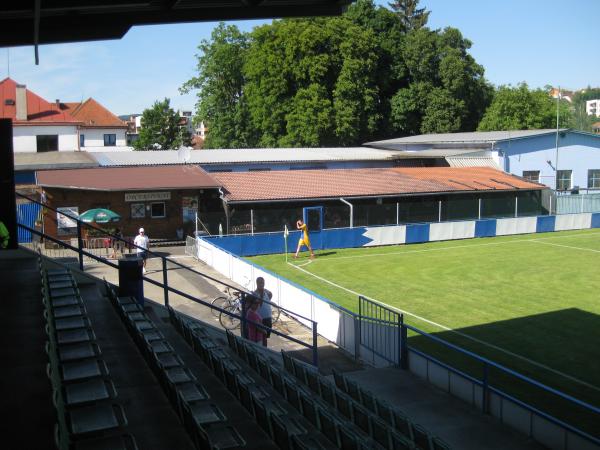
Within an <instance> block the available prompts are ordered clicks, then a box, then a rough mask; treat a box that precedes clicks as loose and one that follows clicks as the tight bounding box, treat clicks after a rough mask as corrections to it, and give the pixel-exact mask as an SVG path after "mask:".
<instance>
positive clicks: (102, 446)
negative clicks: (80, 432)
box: [72, 434, 139, 450]
mask: <svg viewBox="0 0 600 450" xmlns="http://www.w3.org/2000/svg"><path fill="white" fill-rule="evenodd" d="M72 447H73V450H139V448H138V445H137V442H136V441H135V438H134V437H133V436H131V435H130V434H123V435H117V436H104V437H99V438H93V439H86V440H84V441H79V442H75V443H74V444H73V446H72Z"/></svg>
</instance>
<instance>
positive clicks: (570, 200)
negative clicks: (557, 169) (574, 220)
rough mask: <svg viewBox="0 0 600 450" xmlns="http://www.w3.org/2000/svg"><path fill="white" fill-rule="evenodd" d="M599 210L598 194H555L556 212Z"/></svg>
mask: <svg viewBox="0 0 600 450" xmlns="http://www.w3.org/2000/svg"><path fill="white" fill-rule="evenodd" d="M599 211H600V194H570V195H557V196H556V213H557V214H577V213H594V212H599Z"/></svg>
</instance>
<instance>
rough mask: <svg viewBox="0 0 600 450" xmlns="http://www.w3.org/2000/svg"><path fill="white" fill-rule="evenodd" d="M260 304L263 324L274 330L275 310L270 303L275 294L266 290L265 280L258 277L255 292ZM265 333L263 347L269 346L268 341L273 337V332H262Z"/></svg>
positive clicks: (259, 308)
mask: <svg viewBox="0 0 600 450" xmlns="http://www.w3.org/2000/svg"><path fill="white" fill-rule="evenodd" d="M253 294H254V296H255V297H256V300H257V302H258V304H259V307H258V314H259V315H260V317H261V318H262V324H263V325H264V326H265V327H269V328H273V310H272V308H271V304H270V303H268V302H270V301H271V299H272V298H273V293H272V292H271V291H269V290H268V289H265V279H264V278H263V277H258V278H257V279H256V290H255V291H254V292H253ZM262 331H263V332H264V337H263V345H264V346H265V347H266V346H267V339H268V338H270V337H271V330H262Z"/></svg>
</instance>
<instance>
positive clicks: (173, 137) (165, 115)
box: [133, 98, 191, 150]
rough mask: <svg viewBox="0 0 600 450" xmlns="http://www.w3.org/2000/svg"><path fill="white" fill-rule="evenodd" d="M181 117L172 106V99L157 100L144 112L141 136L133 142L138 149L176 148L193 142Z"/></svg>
mask: <svg viewBox="0 0 600 450" xmlns="http://www.w3.org/2000/svg"><path fill="white" fill-rule="evenodd" d="M180 121H181V117H180V116H179V114H178V113H177V112H176V111H175V110H173V108H171V107H170V100H169V99H168V98H165V99H164V100H163V101H158V100H157V101H156V102H154V104H153V105H152V107H151V108H148V109H145V110H144V112H143V114H142V128H141V129H140V137H139V139H138V140H137V141H135V142H134V143H133V147H134V148H135V149H136V150H174V149H177V148H179V147H181V146H182V145H186V146H189V145H190V144H191V140H190V134H189V133H188V131H187V130H186V129H185V128H184V127H182V126H180Z"/></svg>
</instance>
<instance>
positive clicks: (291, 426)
mask: <svg viewBox="0 0 600 450" xmlns="http://www.w3.org/2000/svg"><path fill="white" fill-rule="evenodd" d="M269 418H270V420H271V429H272V430H273V440H274V441H275V443H276V444H277V445H278V446H279V448H281V449H283V450H290V449H291V448H292V441H291V437H292V436H294V435H296V436H297V435H304V434H306V433H307V430H306V428H304V427H302V426H301V425H300V424H299V423H298V421H295V420H286V418H285V416H281V415H277V414H270V415H269Z"/></svg>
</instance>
